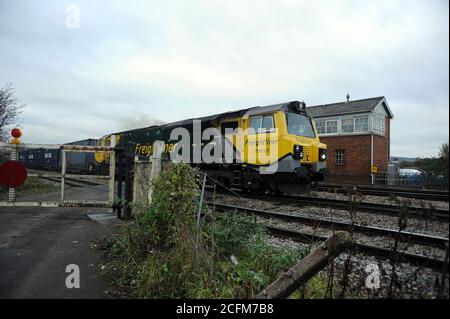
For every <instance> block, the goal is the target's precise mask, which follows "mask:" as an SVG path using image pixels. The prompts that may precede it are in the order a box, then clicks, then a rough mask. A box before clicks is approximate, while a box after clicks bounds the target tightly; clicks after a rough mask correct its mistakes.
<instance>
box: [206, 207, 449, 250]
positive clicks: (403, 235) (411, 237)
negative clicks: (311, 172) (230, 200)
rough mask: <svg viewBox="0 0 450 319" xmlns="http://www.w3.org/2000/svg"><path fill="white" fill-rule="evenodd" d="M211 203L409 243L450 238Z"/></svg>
mask: <svg viewBox="0 0 450 319" xmlns="http://www.w3.org/2000/svg"><path fill="white" fill-rule="evenodd" d="M208 203H210V204H214V205H215V207H216V209H219V210H220V211H227V210H231V211H233V210H234V211H239V212H243V213H247V214H252V215H257V216H260V217H264V218H276V219H280V220H285V221H289V222H297V223H302V224H306V225H311V226H316V227H325V228H330V229H334V230H347V231H351V230H353V231H357V232H359V233H362V234H368V235H375V236H387V237H391V238H395V237H396V236H398V238H399V239H400V240H401V241H407V242H409V243H416V244H421V245H429V246H433V247H440V248H445V247H447V246H446V245H448V241H449V239H448V238H445V237H439V236H432V235H426V234H421V233H413V232H408V231H398V230H394V229H389V228H383V227H376V226H364V225H360V224H351V223H348V222H338V221H333V220H330V219H324V218H320V217H309V216H303V215H292V214H286V213H275V212H269V211H264V210H258V209H253V208H246V207H241V206H234V205H225V204H220V203H212V202H208Z"/></svg>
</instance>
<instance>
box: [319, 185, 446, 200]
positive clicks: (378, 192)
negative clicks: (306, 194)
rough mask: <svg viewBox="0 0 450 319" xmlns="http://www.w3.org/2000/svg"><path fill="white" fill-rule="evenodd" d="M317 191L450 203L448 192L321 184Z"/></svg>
mask: <svg viewBox="0 0 450 319" xmlns="http://www.w3.org/2000/svg"><path fill="white" fill-rule="evenodd" d="M313 189H314V190H316V191H324V192H333V193H341V194H347V193H351V192H357V193H360V194H363V195H374V196H399V197H408V198H415V199H422V200H434V201H446V202H448V201H449V192H448V191H436V190H423V189H407V188H390V187H383V188H381V187H373V186H363V185H335V184H319V185H317V186H315V187H314V188H313Z"/></svg>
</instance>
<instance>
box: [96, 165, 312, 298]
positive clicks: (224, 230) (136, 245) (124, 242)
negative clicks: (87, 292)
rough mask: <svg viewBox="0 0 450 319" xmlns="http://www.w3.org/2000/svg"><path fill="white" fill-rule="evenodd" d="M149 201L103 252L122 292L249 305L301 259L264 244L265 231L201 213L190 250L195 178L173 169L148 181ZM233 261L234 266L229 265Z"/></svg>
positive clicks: (228, 216) (233, 217)
mask: <svg viewBox="0 0 450 319" xmlns="http://www.w3.org/2000/svg"><path fill="white" fill-rule="evenodd" d="M153 185H154V189H153V201H152V203H151V205H150V206H149V207H148V209H145V210H143V211H141V212H139V213H138V214H137V216H136V220H135V221H134V222H132V223H131V224H130V225H129V226H128V227H127V228H126V229H125V230H124V232H123V235H122V236H120V238H118V239H115V240H112V241H107V242H105V243H104V248H105V249H106V252H107V257H108V265H107V266H108V267H107V268H108V270H109V271H111V272H112V273H113V274H114V276H115V278H116V282H117V284H118V286H119V287H124V288H126V289H127V293H129V294H131V295H133V296H137V297H143V298H238V297H239V298H251V297H254V296H255V295H256V294H257V293H258V292H259V291H261V290H262V289H263V288H264V287H265V286H267V285H268V284H269V283H270V282H271V281H273V280H274V279H275V278H276V277H277V276H278V275H279V274H280V273H281V271H284V270H287V269H288V268H289V267H291V266H292V265H293V264H295V263H296V261H297V260H298V259H300V258H302V257H303V256H304V255H305V252H306V250H292V249H287V248H280V247H274V246H270V245H268V244H267V234H266V231H265V228H264V227H263V226H261V225H259V224H257V223H256V221H255V219H254V218H252V217H249V216H242V215H238V214H236V213H232V212H230V213H225V214H220V215H215V216H214V218H211V217H212V216H211V212H210V211H209V209H208V207H204V209H203V212H204V213H205V215H206V216H205V217H204V218H203V221H202V225H201V226H202V227H201V234H200V235H201V236H200V243H199V247H198V250H197V251H196V250H195V231H196V213H197V209H198V200H199V174H198V171H196V170H195V169H192V168H191V167H190V166H188V165H186V164H177V165H171V166H169V167H168V168H167V169H166V170H164V171H163V172H162V173H161V174H160V175H159V176H158V177H157V178H155V180H154V181H153ZM231 255H233V256H234V258H235V259H237V264H236V263H233V262H231V261H230V256H231Z"/></svg>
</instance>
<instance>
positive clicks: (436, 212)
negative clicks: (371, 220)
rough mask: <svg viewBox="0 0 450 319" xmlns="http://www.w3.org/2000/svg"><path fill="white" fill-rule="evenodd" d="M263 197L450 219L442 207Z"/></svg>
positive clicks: (396, 214)
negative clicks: (403, 210)
mask: <svg viewBox="0 0 450 319" xmlns="http://www.w3.org/2000/svg"><path fill="white" fill-rule="evenodd" d="M263 198H267V199H269V200H270V199H272V200H281V201H283V202H284V203H286V200H290V201H294V202H295V203H296V204H299V205H303V206H304V205H315V206H319V207H320V206H324V207H333V208H335V207H337V208H342V209H346V210H349V209H353V210H355V211H357V210H364V211H365V212H373V213H377V214H380V215H387V216H398V215H399V213H400V211H401V210H402V209H405V210H407V213H408V215H409V216H412V217H415V218H421V219H430V220H431V219H433V218H434V219H436V220H438V221H443V222H448V221H449V216H450V214H449V210H448V209H441V208H425V207H424V208H422V207H414V206H407V207H402V206H399V205H388V204H379V203H370V202H357V201H355V202H352V201H348V200H341V199H330V198H317V197H311V196H302V195H265V196H264V197H263Z"/></svg>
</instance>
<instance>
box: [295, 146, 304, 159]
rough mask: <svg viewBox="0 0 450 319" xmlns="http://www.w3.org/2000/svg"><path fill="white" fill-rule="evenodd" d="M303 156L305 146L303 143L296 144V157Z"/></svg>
mask: <svg viewBox="0 0 450 319" xmlns="http://www.w3.org/2000/svg"><path fill="white" fill-rule="evenodd" d="M302 158H303V147H302V146H301V145H294V159H302Z"/></svg>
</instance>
